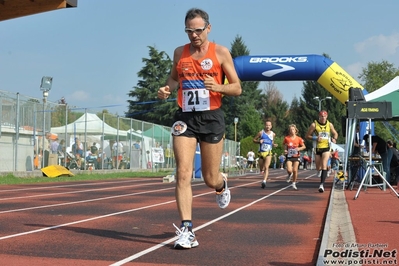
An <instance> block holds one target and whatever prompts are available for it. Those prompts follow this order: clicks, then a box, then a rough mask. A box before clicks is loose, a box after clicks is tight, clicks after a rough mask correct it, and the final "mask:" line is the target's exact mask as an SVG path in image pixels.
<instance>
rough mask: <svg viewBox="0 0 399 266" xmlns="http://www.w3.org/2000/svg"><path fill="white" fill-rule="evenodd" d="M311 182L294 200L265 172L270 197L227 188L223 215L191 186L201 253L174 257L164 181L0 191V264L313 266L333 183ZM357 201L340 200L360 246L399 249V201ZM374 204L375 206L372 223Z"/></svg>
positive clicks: (305, 180) (243, 182)
mask: <svg viewBox="0 0 399 266" xmlns="http://www.w3.org/2000/svg"><path fill="white" fill-rule="evenodd" d="M314 174H315V172H314V171H300V183H299V184H298V189H299V190H298V191H294V190H293V189H292V188H291V187H290V186H289V185H288V184H287V183H286V182H285V177H286V173H285V171H282V170H272V171H271V174H270V176H271V180H270V182H268V184H267V187H266V189H261V188H260V181H261V177H260V175H253V176H247V177H241V178H230V179H229V187H230V188H231V193H232V201H231V203H230V205H229V207H228V208H227V209H225V210H221V209H219V208H218V207H217V205H216V202H215V195H214V192H213V191H212V190H210V189H209V188H207V187H206V186H205V185H204V184H203V182H193V194H194V211H193V214H194V217H193V222H194V228H195V229H196V235H197V239H198V241H199V243H200V245H199V247H197V248H194V249H190V250H175V249H173V243H174V237H175V233H174V231H175V229H174V228H173V226H172V224H173V223H175V224H177V225H179V224H180V221H179V218H178V214H177V210H176V203H175V201H174V184H173V183H171V184H164V183H162V179H161V178H155V179H154V178H153V179H148V178H147V179H145V178H143V179H137V178H136V179H120V180H110V181H105V182H104V181H101V182H100V181H98V182H72V183H51V184H35V185H18V186H1V187H0V195H1V197H0V218H1V219H0V221H1V224H0V258H1V264H2V265H111V264H115V265H122V264H124V263H126V265H160V264H164V265H216V264H218V265H277V266H282V265H292V266H294V265H295V266H297V265H315V263H316V259H317V256H318V253H319V246H320V242H321V236H322V233H323V226H324V219H325V214H326V212H327V207H328V204H329V202H328V201H329V198H330V191H331V190H330V188H331V178H330V179H329V181H330V183H328V184H327V186H326V191H325V193H319V192H318V191H317V188H318V182H319V179H318V178H317V177H315V176H314ZM355 192H356V191H347V192H346V193H347V200H348V202H349V209H350V211H351V213H353V214H354V215H352V221H353V223H354V225H355V232H356V236H357V237H358V241H357V242H358V243H366V242H367V243H368V242H373V243H388V244H389V247H390V248H391V247H394V246H395V247H397V246H398V245H397V244H398V240H396V239H397V237H396V236H395V237H394V235H395V233H396V232H398V229H399V228H398V227H399V223H398V218H397V217H398V215H397V214H398V208H397V206H398V201H399V199H397V198H396V197H394V196H393V195H392V193H389V191H385V192H383V191H380V190H379V189H378V188H369V189H368V190H367V192H363V191H362V192H361V193H360V196H359V198H358V199H356V200H353V196H354V193H355ZM352 194H353V195H352ZM385 198H387V200H386V201H382V199H385ZM370 201H377V202H378V206H380V207H379V208H378V211H379V212H381V213H379V212H378V217H371V216H373V215H374V216H377V215H375V214H376V212H375V211H374V210H373V209H372V208H374V205H373V206H371V205H370V204H369V202H370ZM381 205H383V206H384V208H381ZM392 206H394V207H395V208H391V207H392ZM370 207H371V208H370ZM385 207H386V208H385ZM384 211H385V212H384ZM388 212H390V213H392V212H395V214H394V215H392V214H387V213H388ZM367 213H369V214H368V215H367ZM369 221H370V222H369ZM363 228H365V229H366V230H364V229H363ZM376 228H377V229H376ZM377 230H378V231H379V232H378V233H377ZM396 235H397V234H396ZM394 239H395V240H394Z"/></svg>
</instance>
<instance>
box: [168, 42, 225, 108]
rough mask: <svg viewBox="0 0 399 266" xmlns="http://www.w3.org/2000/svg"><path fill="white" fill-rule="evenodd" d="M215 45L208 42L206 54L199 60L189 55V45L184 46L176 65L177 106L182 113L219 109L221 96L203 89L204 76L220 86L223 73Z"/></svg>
mask: <svg viewBox="0 0 399 266" xmlns="http://www.w3.org/2000/svg"><path fill="white" fill-rule="evenodd" d="M215 46H216V44H215V43H212V42H210V43H209V48H208V52H207V53H206V54H205V56H204V57H203V58H201V59H199V60H195V59H193V58H192V57H191V54H190V44H186V45H185V46H184V48H183V53H182V55H181V58H180V60H179V62H178V63H177V66H176V67H177V73H178V76H179V80H180V84H179V85H180V87H179V90H178V92H177V104H178V105H179V106H180V108H181V109H182V111H183V112H195V111H207V110H215V109H218V108H220V106H221V105H222V94H221V93H219V92H213V91H209V90H207V89H206V88H205V85H204V79H205V77H206V76H205V74H207V75H209V76H211V77H213V78H214V79H215V81H216V82H217V83H218V84H222V83H223V80H224V73H223V70H222V66H221V65H220V63H219V61H218V60H217V58H216V52H215Z"/></svg>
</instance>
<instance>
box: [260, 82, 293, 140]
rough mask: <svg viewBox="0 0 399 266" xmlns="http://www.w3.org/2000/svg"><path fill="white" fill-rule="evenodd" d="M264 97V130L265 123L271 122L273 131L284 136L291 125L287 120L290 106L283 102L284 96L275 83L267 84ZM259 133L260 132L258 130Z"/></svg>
mask: <svg viewBox="0 0 399 266" xmlns="http://www.w3.org/2000/svg"><path fill="white" fill-rule="evenodd" d="M264 95H265V96H264V97H262V120H263V121H262V128H263V126H264V121H266V120H270V121H271V122H272V125H273V129H272V130H273V131H274V132H275V133H276V135H277V136H280V135H284V134H285V131H286V129H287V127H288V125H289V124H290V122H289V121H288V120H287V117H288V110H289V106H288V103H287V102H286V101H284V100H283V95H282V94H281V93H280V92H279V90H278V89H277V87H276V86H275V83H274V82H271V81H269V82H267V83H266V87H265V89H264ZM258 131H259V130H258Z"/></svg>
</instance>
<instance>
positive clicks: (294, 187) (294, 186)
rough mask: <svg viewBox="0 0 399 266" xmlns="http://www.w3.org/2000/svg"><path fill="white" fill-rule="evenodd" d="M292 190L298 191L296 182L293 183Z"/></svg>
mask: <svg viewBox="0 0 399 266" xmlns="http://www.w3.org/2000/svg"><path fill="white" fill-rule="evenodd" d="M292 188H293V189H295V190H298V188H297V187H296V183H295V182H293V183H292Z"/></svg>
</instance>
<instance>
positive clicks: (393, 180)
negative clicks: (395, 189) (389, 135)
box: [387, 140, 399, 186]
mask: <svg viewBox="0 0 399 266" xmlns="http://www.w3.org/2000/svg"><path fill="white" fill-rule="evenodd" d="M387 146H388V149H389V150H390V151H391V152H392V158H391V161H390V168H391V171H390V172H391V176H390V177H389V179H388V178H387V182H390V184H391V185H394V186H396V185H397V183H398V178H399V152H398V150H397V149H396V148H395V147H394V146H396V145H394V143H393V142H392V140H387Z"/></svg>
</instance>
